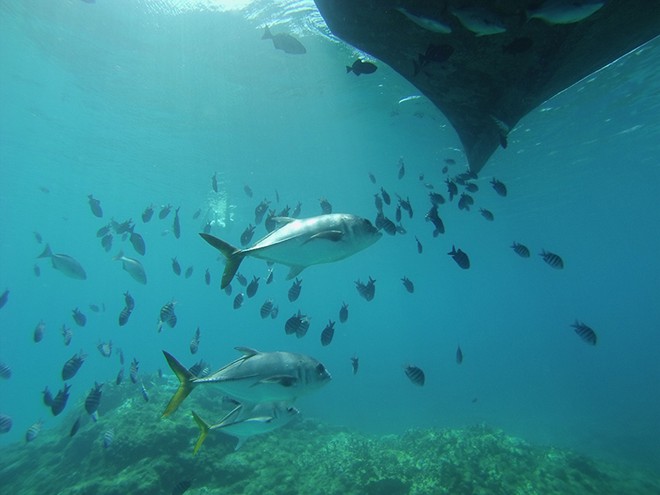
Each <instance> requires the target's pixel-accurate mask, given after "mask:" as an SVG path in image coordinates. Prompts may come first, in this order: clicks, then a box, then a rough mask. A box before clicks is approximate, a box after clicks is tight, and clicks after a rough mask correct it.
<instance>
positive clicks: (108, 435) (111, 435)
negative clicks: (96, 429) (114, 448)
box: [103, 428, 115, 449]
mask: <svg viewBox="0 0 660 495" xmlns="http://www.w3.org/2000/svg"><path fill="white" fill-rule="evenodd" d="M114 440H115V430H113V429H112V428H111V429H109V430H106V432H105V433H104V434H103V448H104V449H109V448H110V446H111V445H112V442H113V441H114Z"/></svg>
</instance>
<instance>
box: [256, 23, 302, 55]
mask: <svg viewBox="0 0 660 495" xmlns="http://www.w3.org/2000/svg"><path fill="white" fill-rule="evenodd" d="M261 39H262V40H273V46H274V47H275V48H276V49H278V50H282V51H283V52H284V53H289V54H291V55H302V54H304V53H307V50H306V49H305V47H304V46H303V44H302V43H301V42H300V41H298V40H297V39H296V38H294V37H293V36H291V35H290V34H286V33H278V34H272V33H271V32H270V29H268V26H266V29H265V31H264V34H263V36H262V37H261Z"/></svg>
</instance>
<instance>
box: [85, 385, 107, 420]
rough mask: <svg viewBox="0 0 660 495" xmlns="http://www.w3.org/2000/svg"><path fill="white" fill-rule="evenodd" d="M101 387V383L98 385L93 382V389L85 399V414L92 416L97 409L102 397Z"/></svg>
mask: <svg viewBox="0 0 660 495" xmlns="http://www.w3.org/2000/svg"><path fill="white" fill-rule="evenodd" d="M101 387H103V384H102V383H101V384H100V385H99V384H98V383H96V382H94V387H93V388H92V390H90V391H89V394H87V398H86V399H85V411H87V414H94V413H95V412H96V410H97V409H98V408H99V403H100V402H101V395H102V392H101Z"/></svg>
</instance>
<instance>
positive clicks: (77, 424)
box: [69, 416, 80, 437]
mask: <svg viewBox="0 0 660 495" xmlns="http://www.w3.org/2000/svg"><path fill="white" fill-rule="evenodd" d="M79 429H80V416H78V418H77V419H76V421H75V422H74V423H73V425H72V426H71V431H69V436H70V437H72V436H74V435H75V434H76V433H78V430H79Z"/></svg>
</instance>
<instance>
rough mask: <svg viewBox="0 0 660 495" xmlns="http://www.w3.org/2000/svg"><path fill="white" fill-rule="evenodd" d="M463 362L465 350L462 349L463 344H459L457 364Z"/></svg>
mask: <svg viewBox="0 0 660 495" xmlns="http://www.w3.org/2000/svg"><path fill="white" fill-rule="evenodd" d="M462 362H463V351H462V350H461V346H460V345H459V346H458V347H457V348H456V364H461V363H462Z"/></svg>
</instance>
